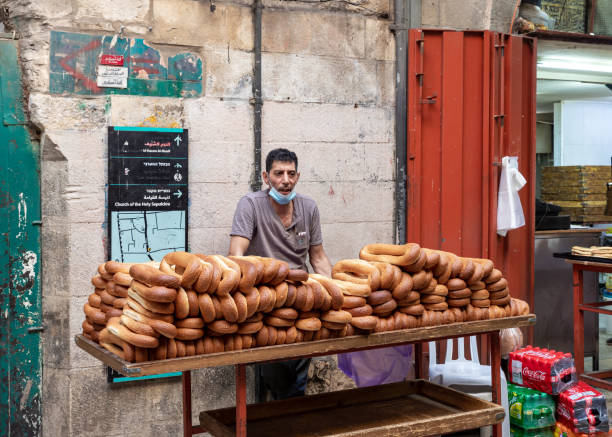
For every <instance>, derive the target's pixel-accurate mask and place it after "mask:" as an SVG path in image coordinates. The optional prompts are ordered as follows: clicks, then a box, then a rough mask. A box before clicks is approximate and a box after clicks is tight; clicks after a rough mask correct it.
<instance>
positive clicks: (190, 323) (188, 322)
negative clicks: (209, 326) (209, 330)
mask: <svg viewBox="0 0 612 437" xmlns="http://www.w3.org/2000/svg"><path fill="white" fill-rule="evenodd" d="M174 324H175V326H176V327H177V328H191V329H204V320H203V319H202V318H201V317H188V318H186V319H182V320H177V321H176V322H174ZM179 340H180V338H179Z"/></svg>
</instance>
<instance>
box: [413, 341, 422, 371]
mask: <svg viewBox="0 0 612 437" xmlns="http://www.w3.org/2000/svg"><path fill="white" fill-rule="evenodd" d="M423 376H424V375H423V343H414V377H415V379H421V378H423Z"/></svg>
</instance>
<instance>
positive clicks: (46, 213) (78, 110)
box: [2, 0, 395, 436]
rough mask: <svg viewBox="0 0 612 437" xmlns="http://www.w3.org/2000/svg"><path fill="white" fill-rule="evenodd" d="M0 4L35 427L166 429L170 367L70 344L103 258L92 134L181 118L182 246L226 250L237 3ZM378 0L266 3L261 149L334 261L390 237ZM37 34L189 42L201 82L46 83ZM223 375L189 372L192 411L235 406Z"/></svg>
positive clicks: (242, 171)
mask: <svg viewBox="0 0 612 437" xmlns="http://www.w3.org/2000/svg"><path fill="white" fill-rule="evenodd" d="M2 4H3V5H5V6H6V7H7V8H8V10H9V21H7V22H6V23H5V24H6V27H7V29H6V30H7V31H9V32H10V31H12V30H15V31H16V34H17V35H18V36H19V37H20V44H19V45H20V56H21V59H20V61H21V67H22V70H23V74H24V82H25V84H26V88H27V95H28V101H27V108H28V112H29V116H30V120H31V122H32V125H33V129H32V133H33V135H34V136H36V137H37V138H38V139H39V141H40V143H41V146H42V147H41V148H42V156H41V160H42V162H41V180H42V190H43V192H42V207H43V221H44V226H43V235H42V251H43V258H42V262H43V286H42V293H43V314H44V320H45V325H46V326H47V330H46V331H45V333H44V335H43V351H44V355H43V375H44V376H43V381H42V385H43V401H42V405H43V435H47V436H57V435H66V436H69V435H74V436H77V435H78V436H94V435H106V436H129V435H142V436H147V435H151V436H153V435H180V434H181V432H182V418H181V416H180V412H181V411H180V408H181V385H180V382H179V381H178V380H177V379H176V378H175V379H165V380H150V381H143V382H139V383H129V384H121V385H117V386H112V387H111V386H110V385H109V384H107V382H106V369H105V367H104V366H103V365H102V364H101V363H100V362H99V361H97V360H96V359H94V358H92V357H91V356H89V355H88V354H87V353H85V352H83V351H82V350H81V349H79V348H78V347H76V346H75V344H74V341H73V337H74V335H75V334H77V333H79V332H81V323H82V321H83V319H84V315H83V310H82V307H83V304H84V302H85V301H86V299H87V295H88V294H90V293H91V292H92V291H93V287H92V285H91V283H90V278H91V276H92V275H93V274H94V273H95V269H96V267H97V265H98V264H99V263H101V262H103V261H105V260H106V258H107V253H106V252H105V246H106V235H107V228H106V209H105V189H106V187H105V184H106V180H107V174H106V172H107V142H106V135H107V133H106V132H107V127H108V126H113V125H123V126H153V127H177V126H180V127H184V128H187V129H189V140H190V145H189V146H190V217H189V224H190V229H189V241H190V249H191V250H192V251H198V252H204V253H207V252H208V253H225V252H226V251H227V249H228V243H229V238H228V233H229V229H230V226H231V220H232V216H233V212H234V207H235V205H236V202H237V201H238V200H239V199H240V197H241V196H242V195H243V194H245V193H246V192H247V191H248V190H249V182H250V178H251V173H252V171H253V107H252V105H251V104H250V102H249V99H250V98H251V97H252V92H251V87H252V77H253V53H252V50H253V28H252V8H251V6H252V5H251V1H250V0H239V1H233V2H229V1H217V2H214V5H215V7H216V9H215V11H214V12H212V11H211V8H210V2H208V1H200V0H136V1H133V0H104V1H100V2H89V1H85V0H72V1H69V0H50V1H45V2H39V1H35V0H4V1H3V2H2ZM390 4H391V2H390V0H375V1H370V2H368V3H364V5H363V6H361V7H360V6H356V5H349V4H347V3H322V4H321V5H312V4H309V3H299V2H291V4H289V3H288V2H286V1H278V0H269V1H265V2H264V10H263V54H262V66H263V71H262V80H263V84H262V85H263V87H262V88H263V89H262V91H263V98H264V105H263V125H262V129H263V133H262V137H263V151H262V155H263V156H265V154H266V153H267V152H268V151H269V150H270V149H272V148H274V147H280V146H284V147H288V148H291V149H293V150H295V151H296V152H297V153H298V155H299V157H300V171H301V173H302V177H301V181H300V183H299V185H298V189H299V191H301V192H303V193H306V194H308V195H310V196H312V197H314V198H315V199H316V200H317V201H318V203H319V207H320V210H321V217H322V222H323V236H324V244H325V248H326V250H327V252H328V255H329V256H330V258H331V259H332V262H335V261H337V260H338V259H341V258H349V257H356V256H357V254H358V250H359V248H360V247H361V246H362V245H363V244H366V243H368V242H374V241H386V242H389V241H391V239H392V236H393V222H392V218H393V191H394V190H393V188H394V167H395V163H394V162H395V161H394V148H395V139H394V56H395V47H394V40H393V35H392V33H391V32H390V31H389V23H390V21H389V19H388V17H389V15H390V13H391V10H390ZM51 31H62V32H71V33H81V34H87V35H92V36H111V37H112V36H114V35H121V36H124V37H128V38H142V39H144V40H146V41H147V42H148V43H150V44H151V45H153V46H156V45H158V46H159V47H162V46H163V48H164V49H167V48H172V47H176V48H177V50H178V49H185V50H186V51H189V52H192V53H195V54H197V55H198V56H200V57H201V59H202V60H203V78H202V93H201V95H199V96H198V97H195V98H164V97H142V96H127V95H124V96H122V95H112V96H111V95H106V96H104V95H100V96H95V95H91V96H79V95H75V94H71V93H69V92H65V93H63V94H56V93H51V92H50V81H49V77H50V57H51V43H50V33H51ZM160 50H161V48H160ZM248 378H249V381H252V373H251V371H250V370H249V373H248ZM233 379H234V378H233V369H231V368H218V369H208V370H201V371H197V372H194V374H193V382H192V386H193V390H194V396H193V399H194V404H193V415H194V418H196V419H195V420H196V421H197V415H198V414H199V412H200V411H202V410H204V409H211V408H219V407H223V406H229V405H232V404H233V402H234V385H233ZM335 386H339V384H335ZM252 397H253V390H251V389H249V398H250V399H252Z"/></svg>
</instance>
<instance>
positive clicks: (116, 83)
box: [96, 76, 127, 88]
mask: <svg viewBox="0 0 612 437" xmlns="http://www.w3.org/2000/svg"><path fill="white" fill-rule="evenodd" d="M96 85H98V86H99V87H106V88H127V78H126V77H99V76H98V78H97V80H96Z"/></svg>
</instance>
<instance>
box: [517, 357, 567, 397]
mask: <svg viewBox="0 0 612 437" xmlns="http://www.w3.org/2000/svg"><path fill="white" fill-rule="evenodd" d="M508 374H509V376H510V381H509V382H511V383H512V384H517V385H522V386H523V387H529V388H532V389H534V390H538V391H543V392H544V393H548V394H551V395H557V394H559V393H561V392H562V391H563V390H565V389H566V388H568V387H571V386H572V385H574V384H575V383H576V368H575V367H574V359H573V358H572V354H569V353H563V352H557V351H554V350H549V349H540V348H539V347H532V346H527V347H525V348H523V349H519V350H516V351H514V352H510V355H509V359H508Z"/></svg>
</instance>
